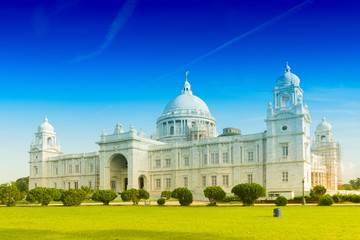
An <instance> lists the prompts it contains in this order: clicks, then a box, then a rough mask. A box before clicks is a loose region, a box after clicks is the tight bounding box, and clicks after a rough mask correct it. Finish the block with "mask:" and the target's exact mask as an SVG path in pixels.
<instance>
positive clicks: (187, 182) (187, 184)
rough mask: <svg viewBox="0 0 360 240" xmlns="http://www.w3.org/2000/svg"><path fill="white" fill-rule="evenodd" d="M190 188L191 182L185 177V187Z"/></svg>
mask: <svg viewBox="0 0 360 240" xmlns="http://www.w3.org/2000/svg"><path fill="white" fill-rule="evenodd" d="M188 186H189V180H188V177H184V187H186V188H187V187H188Z"/></svg>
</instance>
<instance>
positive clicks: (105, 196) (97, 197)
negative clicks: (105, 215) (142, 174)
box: [85, 190, 117, 205]
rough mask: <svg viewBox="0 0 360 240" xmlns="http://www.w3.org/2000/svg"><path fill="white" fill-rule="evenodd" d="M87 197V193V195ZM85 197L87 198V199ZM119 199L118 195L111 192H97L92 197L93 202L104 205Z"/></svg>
mask: <svg viewBox="0 0 360 240" xmlns="http://www.w3.org/2000/svg"><path fill="white" fill-rule="evenodd" d="M86 196H87V193H86ZM86 196H85V198H86ZM116 197H117V194H116V193H115V192H114V191H111V190H97V191H96V192H95V193H94V194H93V195H92V197H91V199H92V200H94V201H98V202H102V203H103V204H104V205H109V203H110V202H111V201H112V200H114V199H115V198H116Z"/></svg>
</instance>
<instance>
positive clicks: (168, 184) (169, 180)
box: [165, 178, 171, 189]
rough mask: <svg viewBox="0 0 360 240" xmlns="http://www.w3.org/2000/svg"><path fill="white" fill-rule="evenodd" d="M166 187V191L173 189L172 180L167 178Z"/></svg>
mask: <svg viewBox="0 0 360 240" xmlns="http://www.w3.org/2000/svg"><path fill="white" fill-rule="evenodd" d="M165 187H166V189H170V188H171V178H165Z"/></svg>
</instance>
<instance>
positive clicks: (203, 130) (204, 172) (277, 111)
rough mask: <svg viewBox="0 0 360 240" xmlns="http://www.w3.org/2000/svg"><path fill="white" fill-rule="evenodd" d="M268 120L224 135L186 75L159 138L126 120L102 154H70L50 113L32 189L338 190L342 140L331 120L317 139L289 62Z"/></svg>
mask: <svg viewBox="0 0 360 240" xmlns="http://www.w3.org/2000/svg"><path fill="white" fill-rule="evenodd" d="M265 122H266V131H264V132H260V133H257V134H248V135H242V134H241V131H240V130H239V129H236V128H226V129H224V131H223V134H221V135H218V134H217V131H216V120H215V117H214V116H212V115H211V113H210V111H209V108H208V107H207V105H206V104H205V103H204V102H203V101H202V100H201V99H200V98H198V97H196V96H194V95H193V93H192V90H191V85H190V83H189V82H188V80H187V73H186V79H185V83H184V85H183V88H182V91H181V94H180V95H179V96H177V97H175V98H174V99H172V100H171V101H170V102H169V103H168V104H167V105H166V107H165V109H164V112H163V114H162V115H161V116H160V117H159V118H158V120H157V130H156V132H155V133H153V134H152V135H151V137H148V136H147V135H146V134H145V133H144V132H143V131H142V130H140V131H139V132H137V131H136V130H135V129H134V127H133V126H132V125H131V126H130V129H129V130H128V131H124V129H123V127H122V125H121V124H120V123H118V124H117V125H116V126H115V129H114V132H113V133H112V134H108V133H107V132H106V131H103V132H102V134H101V137H100V140H99V141H98V142H97V144H98V145H99V150H98V151H96V152H91V153H83V154H66V155H65V154H63V153H62V152H61V146H60V144H59V143H58V142H57V139H56V133H55V131H54V128H53V127H52V126H51V125H50V124H49V122H48V119H47V118H45V121H44V123H42V124H41V125H40V126H39V128H38V131H37V133H35V142H33V143H32V144H31V146H30V152H29V153H30V182H29V187H30V188H34V187H52V188H62V189H69V188H79V187H80V186H82V185H87V186H92V187H95V188H98V189H112V190H114V191H116V192H122V191H124V190H126V189H129V188H144V189H146V190H148V191H149V192H150V195H151V196H152V197H153V198H158V197H159V196H160V193H161V191H163V190H173V189H174V188H177V187H187V188H189V189H190V190H191V191H192V192H193V194H194V198H195V199H203V198H204V196H203V190H204V188H206V187H207V186H212V185H214V186H215V185H216V186H221V187H222V188H223V189H224V190H225V191H226V192H227V193H230V192H231V188H232V187H233V186H235V185H237V184H240V183H258V184H260V185H262V186H264V187H265V188H266V191H267V197H268V198H272V197H276V196H279V195H283V196H286V197H288V198H290V197H293V196H294V195H300V194H301V192H302V188H303V183H302V182H303V181H304V188H305V191H306V192H308V191H309V190H310V188H311V187H312V186H313V185H318V184H321V185H324V186H326V187H327V189H328V190H337V187H338V185H340V184H341V163H340V149H339V145H338V144H337V143H335V141H334V139H333V134H332V129H331V125H330V124H329V123H328V122H326V120H325V119H323V121H322V122H321V123H320V124H319V125H318V126H317V128H316V132H315V140H314V141H313V143H312V144H311V137H310V124H311V118H310V114H309V111H308V106H307V105H306V104H305V105H304V103H303V90H302V89H301V88H300V80H299V78H298V77H297V76H296V75H295V74H293V73H291V72H290V67H289V66H288V65H286V67H285V72H284V73H283V74H282V75H281V76H280V77H279V78H278V79H277V81H276V84H275V87H274V89H273V101H272V102H270V103H269V104H268V108H267V117H266V119H265Z"/></svg>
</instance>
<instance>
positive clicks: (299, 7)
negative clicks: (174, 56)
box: [145, 0, 315, 85]
mask: <svg viewBox="0 0 360 240" xmlns="http://www.w3.org/2000/svg"><path fill="white" fill-rule="evenodd" d="M314 1H315V0H307V1H304V2H302V3H300V4H299V5H296V6H295V7H293V8H291V9H289V10H287V11H286V12H284V13H282V14H280V15H278V16H276V17H274V18H272V19H270V20H268V21H266V22H265V23H263V24H261V25H259V26H257V27H255V28H253V29H251V30H249V31H247V32H246V33H243V34H241V35H239V36H237V37H235V38H233V39H231V40H230V41H228V42H226V43H224V44H222V45H220V46H219V47H217V48H215V49H214V50H211V51H210V52H208V53H206V54H204V55H202V56H200V57H198V58H196V59H195V60H193V61H191V62H189V63H188V64H186V65H184V66H182V67H180V68H178V69H176V70H174V71H172V72H169V73H166V74H164V75H161V76H160V77H158V78H156V79H154V80H152V81H149V82H148V83H145V85H147V84H149V83H152V82H155V81H158V80H160V79H163V78H165V77H167V76H170V75H172V74H174V73H177V72H178V71H180V70H183V69H185V68H187V67H189V66H191V65H193V64H195V63H197V62H199V61H201V60H202V59H204V58H206V57H209V56H211V55H213V54H214V53H216V52H218V51H220V50H222V49H223V48H226V47H227V46H229V45H231V44H233V43H235V42H237V41H240V40H242V39H244V38H246V37H248V36H250V35H252V34H254V33H256V32H258V31H261V30H262V29H264V28H266V27H268V26H270V25H271V24H274V23H276V22H278V21H280V20H281V19H283V18H285V17H288V16H290V15H291V14H293V13H295V12H297V11H300V10H301V9H302V8H304V7H306V6H307V5H309V4H310V3H313V2H314Z"/></svg>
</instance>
